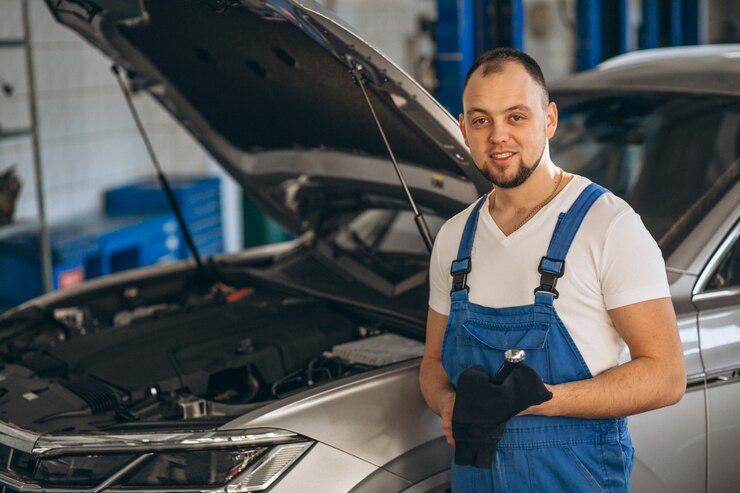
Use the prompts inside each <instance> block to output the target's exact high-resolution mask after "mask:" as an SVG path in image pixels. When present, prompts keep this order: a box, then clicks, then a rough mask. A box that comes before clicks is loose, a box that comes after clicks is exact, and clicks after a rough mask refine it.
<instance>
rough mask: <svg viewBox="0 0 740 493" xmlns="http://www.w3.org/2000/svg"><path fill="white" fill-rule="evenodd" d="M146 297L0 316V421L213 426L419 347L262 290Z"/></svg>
mask: <svg viewBox="0 0 740 493" xmlns="http://www.w3.org/2000/svg"><path fill="white" fill-rule="evenodd" d="M127 289H128V290H129V292H128V293H126V296H129V298H132V299H133V298H135V297H138V298H139V299H141V293H139V292H133V291H131V290H137V289H139V288H127ZM142 289H144V288H142ZM101 300H102V301H101ZM148 301H149V302H147V303H141V301H139V302H137V303H131V304H130V306H123V305H121V306H115V307H114V308H113V309H112V308H111V307H110V306H109V307H108V309H107V310H103V309H101V306H105V301H104V295H101V299H99V300H96V302H97V304H96V303H95V302H92V303H90V304H87V305H86V304H79V305H69V304H67V305H65V306H59V307H56V308H54V309H53V310H52V311H51V312H50V311H43V310H41V309H39V308H36V307H29V308H27V309H25V310H23V311H21V312H18V313H17V314H15V316H13V317H9V318H6V319H5V320H2V321H0V341H1V344H0V358H2V360H1V361H2V367H1V369H0V416H2V419H3V420H6V421H9V422H11V423H14V424H16V425H18V426H20V427H22V428H25V429H30V430H35V431H39V432H55V433H60V432H70V433H72V432H74V433H76V432H84V431H92V430H95V431H116V430H133V429H145V428H147V427H152V426H156V427H161V426H171V427H173V428H175V427H180V428H181V427H182V426H183V425H186V426H188V427H190V428H198V427H213V426H217V425H218V424H220V423H224V422H226V421H228V420H229V419H232V418H233V417H235V416H238V415H241V414H244V413H245V412H248V411H249V410H252V409H255V408H257V407H260V406H262V405H264V404H266V403H269V402H272V401H274V400H276V399H280V398H281V397H284V396H286V395H290V394H292V393H295V392H298V391H301V390H305V389H307V388H309V387H311V386H314V385H318V384H321V383H325V382H329V381H332V380H335V379H338V378H342V377H345V376H348V375H353V374H357V373H361V372H364V371H368V370H371V369H373V368H377V367H379V366H384V365H386V364H391V363H394V362H397V361H402V360H404V359H410V358H414V357H418V356H421V354H422V352H423V343H422V342H420V341H418V340H415V339H413V338H411V337H406V336H404V335H400V334H398V333H394V332H397V331H394V330H393V327H392V326H391V325H389V323H388V322H387V321H385V320H379V319H378V320H373V319H372V318H370V317H369V316H367V315H366V314H363V315H360V314H358V313H356V312H353V311H351V310H349V309H347V307H345V306H343V305H342V304H339V303H333V302H331V301H327V300H323V299H319V298H317V297H312V296H308V295H303V294H301V293H295V292H287V291H283V290H279V289H275V288H273V287H266V286H259V287H258V286H257V285H249V286H244V287H239V288H231V287H227V286H224V285H216V286H214V287H212V288H211V289H209V290H207V291H203V292H194V291H190V292H189V293H188V294H187V295H181V296H179V298H178V297H176V296H172V297H162V296H159V297H149V299H148ZM384 338H386V339H384Z"/></svg>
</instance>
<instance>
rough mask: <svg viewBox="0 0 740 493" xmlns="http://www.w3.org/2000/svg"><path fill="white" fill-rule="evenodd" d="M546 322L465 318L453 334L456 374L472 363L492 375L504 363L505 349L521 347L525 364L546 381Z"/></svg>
mask: <svg viewBox="0 0 740 493" xmlns="http://www.w3.org/2000/svg"><path fill="white" fill-rule="evenodd" d="M548 333H549V326H548V325H547V324H537V323H526V324H511V323H509V324H499V323H495V322H488V321H483V320H475V319H468V320H466V321H465V322H464V323H463V324H462V327H460V328H459V329H458V330H457V331H456V334H455V345H456V353H457V358H456V363H457V364H456V365H455V369H456V370H457V372H458V374H459V373H460V372H462V371H463V370H465V369H466V368H469V367H471V366H473V365H481V366H483V367H484V368H486V369H487V370H488V372H489V373H491V374H494V373H495V372H496V371H498V369H499V368H500V367H501V365H502V364H503V362H504V353H505V352H506V350H507V349H523V350H524V351H525V354H526V356H525V359H524V361H525V363H526V364H527V365H529V366H531V367H532V368H534V370H535V371H536V372H537V373H538V374H539V375H540V377H541V378H542V379H543V380H544V381H545V382H547V381H548V380H549V365H548V364H547V354H546V353H547V336H548Z"/></svg>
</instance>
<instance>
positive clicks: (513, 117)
mask: <svg viewBox="0 0 740 493" xmlns="http://www.w3.org/2000/svg"><path fill="white" fill-rule="evenodd" d="M510 118H511V121H513V122H522V121H524V120H525V117H524V115H511V117H510Z"/></svg>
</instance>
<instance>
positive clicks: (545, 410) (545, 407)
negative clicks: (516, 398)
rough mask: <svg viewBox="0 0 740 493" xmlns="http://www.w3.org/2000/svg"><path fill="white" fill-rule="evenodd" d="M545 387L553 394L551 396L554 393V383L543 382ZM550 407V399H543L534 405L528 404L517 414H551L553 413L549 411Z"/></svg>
mask: <svg viewBox="0 0 740 493" xmlns="http://www.w3.org/2000/svg"><path fill="white" fill-rule="evenodd" d="M545 388H546V389H547V390H548V391H549V392H551V393H552V394H553V396H554V395H555V386H554V385H548V384H545ZM551 408H552V399H550V400H548V401H545V402H543V403H542V404H537V405H534V406H529V407H528V408H527V409H525V410H524V411H522V412H520V413H519V414H517V416H526V415H528V414H537V415H540V416H553V415H554V414H553V413H551V412H550V410H551Z"/></svg>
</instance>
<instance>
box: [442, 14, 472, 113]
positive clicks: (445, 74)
mask: <svg viewBox="0 0 740 493" xmlns="http://www.w3.org/2000/svg"><path fill="white" fill-rule="evenodd" d="M475 28H476V22H475V5H474V2H473V0H438V1H437V61H436V69H437V79H438V80H439V86H438V89H437V99H438V100H439V102H440V103H441V104H442V106H444V107H445V108H447V110H448V111H450V113H452V114H453V115H454V116H456V115H458V114H459V113H460V111H461V108H462V102H461V101H460V93H461V92H462V86H463V82H464V81H465V74H466V72H467V69H468V67H470V65H472V64H473V61H474V60H475V54H476V50H475V44H476V43H475V40H476V32H475V31H476V29H475Z"/></svg>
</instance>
